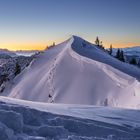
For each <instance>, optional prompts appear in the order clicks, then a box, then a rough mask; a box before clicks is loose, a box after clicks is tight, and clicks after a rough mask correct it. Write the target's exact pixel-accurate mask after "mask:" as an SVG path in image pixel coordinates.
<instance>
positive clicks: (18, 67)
mask: <svg viewBox="0 0 140 140" xmlns="http://www.w3.org/2000/svg"><path fill="white" fill-rule="evenodd" d="M20 72H21V67H20V65H19V64H18V63H16V67H15V76H16V75H18V74H19V73H20Z"/></svg>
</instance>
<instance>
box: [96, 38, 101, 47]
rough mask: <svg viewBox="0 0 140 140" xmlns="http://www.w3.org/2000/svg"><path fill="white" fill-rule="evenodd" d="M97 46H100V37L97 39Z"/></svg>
mask: <svg viewBox="0 0 140 140" xmlns="http://www.w3.org/2000/svg"><path fill="white" fill-rule="evenodd" d="M95 44H96V45H97V46H100V40H99V38H98V36H97V37H96V40H95Z"/></svg>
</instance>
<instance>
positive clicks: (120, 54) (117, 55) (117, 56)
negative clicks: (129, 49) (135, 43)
mask: <svg viewBox="0 0 140 140" xmlns="http://www.w3.org/2000/svg"><path fill="white" fill-rule="evenodd" d="M116 58H117V59H118V60H120V61H123V62H125V59H124V53H123V50H120V49H118V50H117V53H116Z"/></svg>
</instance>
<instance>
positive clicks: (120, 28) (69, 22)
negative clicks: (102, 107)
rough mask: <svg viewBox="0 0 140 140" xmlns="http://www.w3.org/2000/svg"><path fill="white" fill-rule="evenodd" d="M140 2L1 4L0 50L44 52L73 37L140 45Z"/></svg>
mask: <svg viewBox="0 0 140 140" xmlns="http://www.w3.org/2000/svg"><path fill="white" fill-rule="evenodd" d="M139 6H140V0H0V48H8V49H43V48H44V47H45V45H49V44H51V43H52V42H53V41H55V42H57V43H59V42H61V41H63V40H65V39H67V38H69V37H70V36H71V35H78V36H81V37H83V38H85V39H87V40H89V41H92V42H94V40H95V38H96V36H99V37H100V38H101V40H103V43H104V45H105V46H106V47H108V46H109V44H113V46H114V47H126V46H132V45H133V46H135V45H140V29H139V28H140V27H139V26H140V8H139Z"/></svg>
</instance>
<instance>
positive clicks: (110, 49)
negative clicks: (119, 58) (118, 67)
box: [109, 44, 113, 55]
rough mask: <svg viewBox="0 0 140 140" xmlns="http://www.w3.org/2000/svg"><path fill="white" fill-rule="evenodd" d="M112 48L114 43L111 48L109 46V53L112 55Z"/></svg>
mask: <svg viewBox="0 0 140 140" xmlns="http://www.w3.org/2000/svg"><path fill="white" fill-rule="evenodd" d="M112 48H113V47H112V44H111V45H110V48H109V54H110V55H112Z"/></svg>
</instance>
